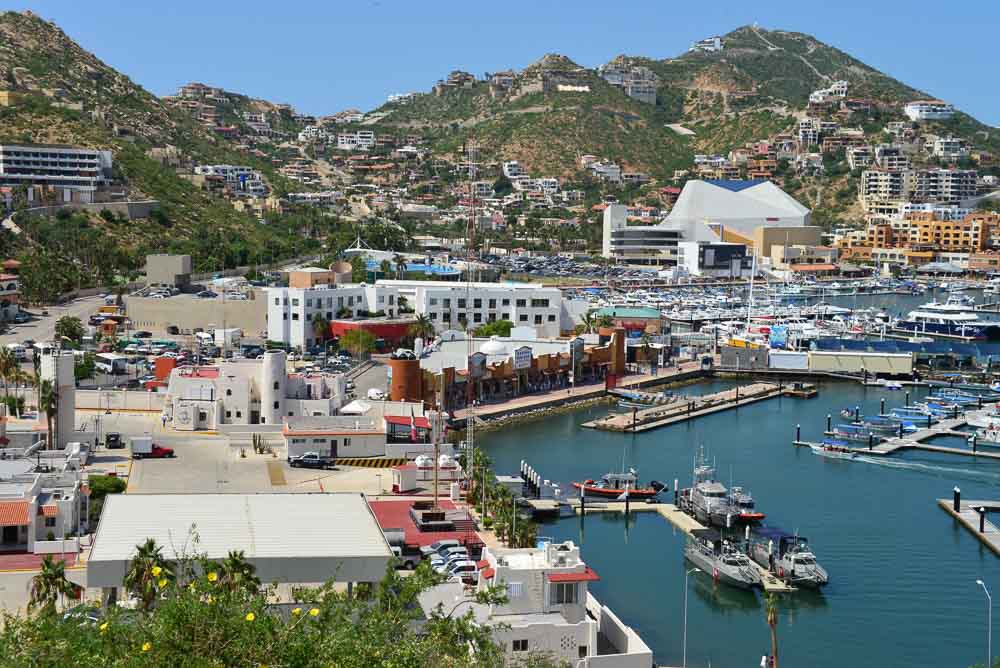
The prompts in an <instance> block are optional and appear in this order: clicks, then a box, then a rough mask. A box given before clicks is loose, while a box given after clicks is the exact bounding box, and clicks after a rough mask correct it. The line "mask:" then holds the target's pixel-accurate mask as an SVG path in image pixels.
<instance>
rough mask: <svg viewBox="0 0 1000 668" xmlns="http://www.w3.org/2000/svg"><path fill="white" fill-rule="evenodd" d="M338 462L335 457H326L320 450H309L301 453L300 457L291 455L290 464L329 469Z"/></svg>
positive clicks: (296, 466)
mask: <svg viewBox="0 0 1000 668" xmlns="http://www.w3.org/2000/svg"><path fill="white" fill-rule="evenodd" d="M336 463H337V460H336V459H334V458H333V457H324V456H323V455H320V454H319V453H318V452H307V453H305V454H304V455H299V456H298V457H289V458H288V465H289V466H291V467H293V468H298V467H302V468H307V469H328V468H333V466H334V465H335V464H336Z"/></svg>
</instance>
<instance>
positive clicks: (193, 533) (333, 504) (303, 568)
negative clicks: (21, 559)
mask: <svg viewBox="0 0 1000 668" xmlns="http://www.w3.org/2000/svg"><path fill="white" fill-rule="evenodd" d="M147 538H152V539H153V540H155V541H156V543H157V545H159V546H161V547H162V548H163V555H164V557H166V558H167V559H171V560H173V559H179V558H182V557H191V556H195V555H204V556H206V557H208V558H209V559H215V560H221V559H224V558H225V557H226V555H227V554H228V553H229V551H230V550H242V551H243V552H244V553H245V555H246V559H247V561H248V562H250V563H251V564H253V565H254V566H255V567H256V569H257V577H259V578H260V580H261V582H263V583H274V582H279V583H320V582H326V581H327V580H331V579H332V580H335V581H337V582H348V583H354V582H377V581H379V580H381V579H382V577H383V576H384V575H385V570H386V566H387V565H388V563H389V560H390V559H391V558H392V551H391V550H390V548H389V544H388V543H387V542H386V539H385V536H384V534H383V533H382V530H381V528H379V524H378V521H377V520H376V519H375V515H374V513H372V510H371V508H370V507H369V506H368V502H367V500H366V499H365V497H364V495H362V494H357V493H342V494H113V495H109V496H108V497H107V499H106V501H105V505H104V512H103V513H102V515H101V522H100V525H99V526H98V528H97V534H96V535H95V537H94V546H93V548H92V550H91V552H90V557H89V559H88V560H87V586H88V587H95V588H96V587H102V588H114V587H120V586H121V585H122V580H123V579H124V577H125V573H126V571H127V570H128V565H129V562H130V561H131V559H132V557H133V556H134V555H135V552H136V546H137V545H138V544H140V543H142V542H144V541H145V540H146V539H147Z"/></svg>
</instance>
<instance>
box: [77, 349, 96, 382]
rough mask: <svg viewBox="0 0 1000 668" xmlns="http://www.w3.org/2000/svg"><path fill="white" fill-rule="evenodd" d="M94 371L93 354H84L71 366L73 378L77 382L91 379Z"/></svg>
mask: <svg viewBox="0 0 1000 668" xmlns="http://www.w3.org/2000/svg"><path fill="white" fill-rule="evenodd" d="M95 370H96V364H95V362H94V353H91V352H87V353H84V355H83V357H82V358H77V360H76V363H75V364H74V365H73V376H74V378H76V379H77V380H83V379H84V378H93V377H94V371H95Z"/></svg>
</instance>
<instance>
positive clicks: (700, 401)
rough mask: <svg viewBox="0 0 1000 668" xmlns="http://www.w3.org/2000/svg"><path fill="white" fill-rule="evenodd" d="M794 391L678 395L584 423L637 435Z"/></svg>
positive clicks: (762, 388) (764, 386)
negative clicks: (651, 404)
mask: <svg viewBox="0 0 1000 668" xmlns="http://www.w3.org/2000/svg"><path fill="white" fill-rule="evenodd" d="M792 391H793V390H792V387H791V386H787V385H782V384H776V383H753V384H750V385H744V386H742V387H736V388H733V389H731V390H723V391H722V392H716V393H715V394H706V395H703V396H684V395H676V396H673V397H670V399H671V400H670V401H668V402H667V403H665V404H662V405H659V406H653V407H651V408H637V409H634V410H633V411H632V412H630V413H613V414H611V415H608V416H606V417H603V418H599V419H597V420H591V421H589V422H584V423H583V425H581V426H583V427H586V428H588V429H601V430H604V431H620V432H624V433H637V432H642V431H647V430H649V429H656V428H657V427H665V426H667V425H670V424H676V423H678V422H684V421H686V420H690V419H692V418H696V417H701V416H703V415H710V414H712V413H717V412H719V411H724V410H728V409H730V408H736V407H737V406H745V405H747V404H752V403H755V402H758V401H763V400H764V399H771V398H772V397H777V396H780V395H783V394H788V393H789V392H792Z"/></svg>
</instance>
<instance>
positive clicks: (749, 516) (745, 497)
mask: <svg viewBox="0 0 1000 668" xmlns="http://www.w3.org/2000/svg"><path fill="white" fill-rule="evenodd" d="M729 506H730V507H731V508H732V509H733V510H734V511H735V512H736V519H738V520H739V521H740V522H743V523H749V522H762V521H763V520H764V517H765V515H764V513H762V512H760V511H759V510H757V503H756V502H755V501H754V500H753V496H751V495H750V492H749V490H745V489H743V488H742V487H732V488H730V490H729Z"/></svg>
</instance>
